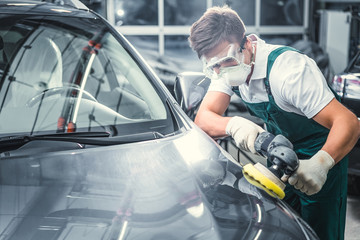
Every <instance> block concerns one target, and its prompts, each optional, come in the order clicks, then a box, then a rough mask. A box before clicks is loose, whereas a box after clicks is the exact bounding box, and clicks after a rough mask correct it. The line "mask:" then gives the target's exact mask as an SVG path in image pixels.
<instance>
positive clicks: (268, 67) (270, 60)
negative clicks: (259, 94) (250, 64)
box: [264, 46, 300, 96]
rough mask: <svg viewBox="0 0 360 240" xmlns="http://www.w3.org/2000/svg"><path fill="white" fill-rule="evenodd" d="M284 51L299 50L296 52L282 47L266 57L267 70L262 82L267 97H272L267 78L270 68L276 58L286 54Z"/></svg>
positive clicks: (290, 48)
mask: <svg viewBox="0 0 360 240" xmlns="http://www.w3.org/2000/svg"><path fill="white" fill-rule="evenodd" d="M286 51H295V52H300V51H299V50H297V49H295V48H292V47H288V46H283V47H279V48H277V49H275V50H273V51H272V52H271V53H270V54H269V56H268V62H267V69H266V78H265V80H264V81H265V88H266V92H267V93H268V95H269V96H272V94H271V89H270V84H269V76H270V71H271V68H272V66H273V65H274V62H275V60H276V58H277V57H278V56H280V55H281V54H282V53H284V52H286Z"/></svg>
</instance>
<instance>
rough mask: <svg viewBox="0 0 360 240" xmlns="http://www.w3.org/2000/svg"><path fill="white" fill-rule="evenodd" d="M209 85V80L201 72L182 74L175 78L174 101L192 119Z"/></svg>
mask: <svg viewBox="0 0 360 240" xmlns="http://www.w3.org/2000/svg"><path fill="white" fill-rule="evenodd" d="M209 85H210V79H209V78H207V77H205V75H204V74H203V73H201V72H182V73H179V74H178V75H177V76H176V79H175V85H174V92H175V99H176V101H177V102H178V103H179V105H180V106H181V108H182V109H183V110H184V111H185V113H186V114H187V115H188V116H189V117H190V118H191V119H192V120H194V119H195V116H196V113H197V110H198V108H199V106H200V103H201V101H202V100H203V98H204V96H205V94H206V92H207V90H208V88H209Z"/></svg>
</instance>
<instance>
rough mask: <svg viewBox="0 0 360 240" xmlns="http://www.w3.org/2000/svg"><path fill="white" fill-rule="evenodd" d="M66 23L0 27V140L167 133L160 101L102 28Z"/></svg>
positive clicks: (93, 22)
mask: <svg viewBox="0 0 360 240" xmlns="http://www.w3.org/2000/svg"><path fill="white" fill-rule="evenodd" d="M64 19H65V18H62V19H57V18H56V17H45V18H44V17H42V18H36V17H32V18H23V17H17V18H16V19H14V17H12V18H6V17H3V18H2V19H1V22H2V24H1V26H0V40H1V41H0V42H2V43H3V44H0V45H1V46H0V47H1V49H0V56H1V57H0V68H1V69H0V74H1V89H0V135H9V134H14V133H24V134H31V135H35V134H39V133H44V132H49V133H55V132H57V133H59V132H83V131H104V130H105V131H110V132H111V133H112V135H123V134H128V133H129V129H131V133H134V132H141V131H146V129H149V128H151V129H153V130H154V129H155V130H156V131H159V132H161V133H163V134H166V133H168V132H169V131H172V130H173V129H171V126H173V124H172V123H171V122H170V121H171V118H170V117H168V115H169V112H168V110H167V107H166V105H165V104H164V103H165V101H164V100H163V99H161V97H160V96H159V94H158V92H157V90H156V89H155V88H154V86H153V84H152V82H151V81H149V78H148V77H147V76H146V75H145V74H144V72H143V70H142V68H140V66H139V65H138V63H137V62H136V61H135V60H134V59H133V57H132V54H131V53H130V52H129V50H128V49H126V48H124V47H123V45H122V44H121V41H118V40H117V38H116V37H114V35H113V34H112V33H111V32H110V30H109V29H108V28H107V27H105V24H103V23H102V22H100V21H101V20H99V19H80V18H71V17H67V18H66V20H64ZM64 21H65V22H64ZM67 23H69V24H67ZM85 29H86V31H85ZM129 126H131V127H129ZM145 128H146V129H145ZM155 130H154V131H155Z"/></svg>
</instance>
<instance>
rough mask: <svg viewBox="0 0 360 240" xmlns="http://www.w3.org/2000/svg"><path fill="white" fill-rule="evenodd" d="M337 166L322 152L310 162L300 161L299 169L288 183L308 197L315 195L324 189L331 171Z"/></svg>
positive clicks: (309, 160) (328, 155)
mask: <svg viewBox="0 0 360 240" xmlns="http://www.w3.org/2000/svg"><path fill="white" fill-rule="evenodd" d="M334 165H335V161H334V159H333V158H332V157H331V156H330V154H328V153H327V152H325V151H323V150H320V151H318V152H317V153H316V154H315V155H314V156H313V157H312V158H310V159H308V160H300V161H299V167H298V169H297V170H296V171H295V173H294V174H293V175H291V176H290V177H289V179H288V182H289V183H290V184H291V185H293V186H294V187H295V188H296V189H299V190H300V191H301V192H303V193H306V194H307V195H313V194H315V193H317V192H319V191H320V190H321V188H322V187H323V185H324V183H325V181H326V178H327V174H328V172H329V170H330V169H331V168H332V167H333V166H334Z"/></svg>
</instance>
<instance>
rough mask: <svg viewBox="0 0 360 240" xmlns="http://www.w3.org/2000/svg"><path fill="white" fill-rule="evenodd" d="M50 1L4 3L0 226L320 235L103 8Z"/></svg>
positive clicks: (48, 230)
mask: <svg viewBox="0 0 360 240" xmlns="http://www.w3.org/2000/svg"><path fill="white" fill-rule="evenodd" d="M56 2H59V3H64V5H55V4H51V3H47V2H35V1H1V2H0V77H1V84H0V239H12V240H18V239H19V240H30V239H34V240H42V239H49V240H50V239H74V240H81V239H87V240H91V239H99V240H100V239H102V240H104V239H119V240H122V239H142V240H143V239H158V240H159V239H166V240H170V239H174V240H175V239H181V240H183V239H206V240H209V239H266V240H270V239H317V236H316V234H315V233H314V232H313V231H312V229H311V228H310V227H309V226H308V225H307V224H306V223H305V222H304V221H303V220H302V219H301V218H300V217H299V216H298V215H297V214H296V213H295V212H294V211H293V210H292V209H291V208H290V207H289V206H288V205H286V204H285V203H284V202H282V201H281V200H279V199H275V198H272V197H270V196H268V195H267V194H266V193H265V192H263V191H262V190H259V189H257V188H255V187H254V186H252V185H250V184H249V183H248V182H247V181H246V180H245V179H244V178H243V175H242V167H241V165H240V164H239V163H238V162H236V161H235V160H234V159H233V158H232V157H231V156H230V155H229V154H228V153H227V152H226V151H224V150H223V148H221V147H220V146H219V145H218V144H217V143H216V142H215V141H214V140H213V139H211V138H210V137H208V136H207V135H206V134H205V133H204V132H203V131H201V130H200V129H199V128H198V127H196V126H195V125H194V123H193V122H192V121H191V119H190V118H189V117H188V116H187V115H186V114H185V113H184V111H183V110H182V109H181V107H180V105H179V104H178V103H177V102H176V101H175V99H174V98H173V97H172V96H171V95H170V93H169V92H168V91H167V89H166V87H165V86H164V84H163V83H162V82H161V81H160V80H159V79H158V78H157V76H156V75H155V74H154V72H153V71H152V70H151V69H150V68H149V67H148V65H147V64H146V63H145V62H144V60H143V59H142V57H141V56H139V54H137V52H136V50H135V49H134V48H133V47H132V45H131V44H130V43H129V42H128V41H127V40H126V39H125V38H124V37H123V36H122V35H121V34H120V33H118V32H117V31H116V30H114V28H112V26H110V25H109V23H108V22H107V21H106V20H105V19H103V18H102V17H101V16H99V15H98V14H96V13H94V12H92V11H89V10H88V9H87V8H86V7H85V6H84V5H82V4H81V3H80V2H78V1H75V0H73V1H65V0H64V1H56ZM68 4H72V5H68Z"/></svg>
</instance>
